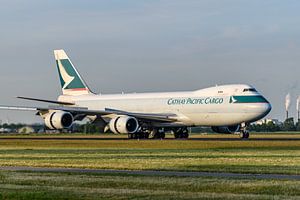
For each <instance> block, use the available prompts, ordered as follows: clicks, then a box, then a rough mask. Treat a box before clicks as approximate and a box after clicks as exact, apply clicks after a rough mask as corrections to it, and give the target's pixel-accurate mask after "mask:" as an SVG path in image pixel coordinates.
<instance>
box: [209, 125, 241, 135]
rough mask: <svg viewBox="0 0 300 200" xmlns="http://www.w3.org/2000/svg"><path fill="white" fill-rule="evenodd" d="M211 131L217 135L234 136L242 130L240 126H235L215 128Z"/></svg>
mask: <svg viewBox="0 0 300 200" xmlns="http://www.w3.org/2000/svg"><path fill="white" fill-rule="evenodd" d="M211 129H212V130H213V131H214V132H216V133H225V134H233V133H236V132H238V131H239V130H240V125H234V126H213V127H211Z"/></svg>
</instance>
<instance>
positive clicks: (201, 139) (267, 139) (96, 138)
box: [0, 137, 300, 141]
mask: <svg viewBox="0 0 300 200" xmlns="http://www.w3.org/2000/svg"><path fill="white" fill-rule="evenodd" d="M0 140H130V141H136V140H141V141H155V140H161V139H128V138H115V137H105V138H102V137H0ZM163 140H174V141H176V140H178V141H300V138H299V137H298V138H297V137H295V138H292V137H291V138H288V137H286V138H285V137H277V138H276V137H274V138H268V137H266V138H249V139H240V138H215V137H211V138H210V137H205V138H189V139H174V138H165V139H163Z"/></svg>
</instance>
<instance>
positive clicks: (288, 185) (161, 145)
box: [0, 134, 300, 199]
mask: <svg viewBox="0 0 300 200" xmlns="http://www.w3.org/2000/svg"><path fill="white" fill-rule="evenodd" d="M13 137H17V136H13ZM22 137H23V138H24V137H27V136H22ZM22 137H21V138H17V139H14V140H8V139H3V137H2V139H1V137H0V165H1V166H33V167H63V168H91V169H128V170H176V171H177V170H178V171H211V172H234V173H279V174H300V140H298V141H285V140H283V141H280V140H276V141H271V140H267V141H264V140H249V141H247V140H233V141H216V140H140V141H138V140H125V139H124V140H113V139H112V140H109V139H105V140H104V139H101V138H102V137H100V139H99V140H64V139H60V140H42V139H40V140H39V139H35V140H24V139H22ZM41 137H44V136H41ZM57 137H59V136H57ZM64 137H65V136H64ZM75 137H78V138H80V137H83V136H75ZM84 137H87V138H90V137H92V138H95V136H84ZM193 137H198V138H201V137H202V138H205V137H211V138H215V137H227V138H228V137H234V138H236V137H237V136H228V135H226V136H224V135H220V136H216V135H212V136H206V135H204V136H201V135H194V136H193ZM253 137H257V138H262V137H276V138H293V137H294V138H300V135H296V134H290V135H280V134H279V135H278V134H276V135H275V136H272V135H270V134H268V135H264V134H259V135H254V136H253ZM0 195H2V196H0V198H2V199H20V197H21V199H22V198H23V197H24V198H23V199H34V198H36V199H40V198H41V197H48V198H49V199H53V198H54V199H101V198H103V199H107V198H109V199H111V198H113V199H127V197H128V198H130V199H135V198H137V199H140V198H143V199H152V198H155V199H192V198H196V199H199V198H202V199H212V198H213V199H274V198H275V199H276V198H278V199H282V198H283V196H284V197H285V198H288V197H289V198H295V199H297V198H298V196H297V195H300V182H299V181H292V180H255V179H252V180H247V179H234V178H204V177H200V178H199V177H193V178H191V177H189V178H184V177H164V176H159V177H157V176H153V177H152V176H133V175H132V176H129V175H121V174H120V175H107V174H106V175H104V174H80V173H79V174H71V173H46V172H44V173H41V172H36V173H34V172H7V171H0ZM299 198H300V196H299Z"/></svg>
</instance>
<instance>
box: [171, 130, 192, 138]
mask: <svg viewBox="0 0 300 200" xmlns="http://www.w3.org/2000/svg"><path fill="white" fill-rule="evenodd" d="M173 132H174V138H175V139H178V138H188V137H189V131H188V129H187V128H178V129H175V130H173Z"/></svg>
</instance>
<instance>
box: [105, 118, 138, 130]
mask: <svg viewBox="0 0 300 200" xmlns="http://www.w3.org/2000/svg"><path fill="white" fill-rule="evenodd" d="M138 128H139V123H138V121H137V119H136V118H134V117H130V116H126V115H120V116H117V117H115V118H113V119H111V120H110V122H109V129H110V130H111V131H112V132H113V133H115V134H120V133H135V132H137V130H138Z"/></svg>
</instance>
